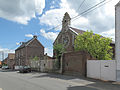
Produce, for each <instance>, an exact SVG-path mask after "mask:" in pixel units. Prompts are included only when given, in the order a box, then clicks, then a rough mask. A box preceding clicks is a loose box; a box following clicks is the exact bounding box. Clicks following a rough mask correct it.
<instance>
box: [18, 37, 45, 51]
mask: <svg viewBox="0 0 120 90" xmlns="http://www.w3.org/2000/svg"><path fill="white" fill-rule="evenodd" d="M36 38H37V36H34V37H33V38H32V39H30V40H28V41H27V42H22V45H20V46H19V47H18V48H17V49H16V50H18V49H21V48H23V47H25V46H27V45H28V44H29V43H31V42H32V41H33V40H34V39H36ZM39 43H40V42H39ZM40 44H41V43H40ZM41 45H42V44H41ZM42 46H43V45H42ZM43 47H44V46H43Z"/></svg>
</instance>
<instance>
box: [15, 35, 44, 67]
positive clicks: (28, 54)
mask: <svg viewBox="0 0 120 90" xmlns="http://www.w3.org/2000/svg"><path fill="white" fill-rule="evenodd" d="M36 56H37V57H38V58H39V59H41V60H42V59H43V58H44V46H43V45H42V44H41V43H40V42H39V41H38V40H37V36H34V37H33V38H32V39H31V40H29V41H27V42H22V45H21V46H20V47H18V48H17V49H16V50H15V66H24V65H30V60H31V59H33V58H34V57H36Z"/></svg>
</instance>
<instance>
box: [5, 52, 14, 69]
mask: <svg viewBox="0 0 120 90" xmlns="http://www.w3.org/2000/svg"><path fill="white" fill-rule="evenodd" d="M7 65H8V67H9V68H10V69H14V66H15V54H14V53H8V57H7Z"/></svg>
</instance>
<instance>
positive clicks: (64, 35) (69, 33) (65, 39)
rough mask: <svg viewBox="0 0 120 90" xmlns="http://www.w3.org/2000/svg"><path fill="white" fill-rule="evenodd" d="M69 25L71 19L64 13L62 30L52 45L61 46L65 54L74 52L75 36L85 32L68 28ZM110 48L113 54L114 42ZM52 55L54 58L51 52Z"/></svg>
mask: <svg viewBox="0 0 120 90" xmlns="http://www.w3.org/2000/svg"><path fill="white" fill-rule="evenodd" d="M70 24H71V18H70V16H69V14H68V13H67V12H66V13H65V15H64V17H63V21H62V30H61V32H60V33H59V34H58V36H57V38H56V39H55V41H54V43H53V45H55V44H56V43H61V44H63V45H64V48H65V51H66V52H73V51H74V42H75V38H76V36H77V35H79V34H83V33H84V32H85V31H83V30H80V29H77V28H73V27H70ZM111 46H112V47H113V53H114V54H115V42H112V43H111ZM53 55H54V57H55V53H54V51H53ZM113 56H115V55H113ZM113 58H114V57H113Z"/></svg>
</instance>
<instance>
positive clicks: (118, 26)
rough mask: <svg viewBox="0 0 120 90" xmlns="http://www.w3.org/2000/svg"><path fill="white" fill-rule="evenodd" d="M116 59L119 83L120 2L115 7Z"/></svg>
mask: <svg viewBox="0 0 120 90" xmlns="http://www.w3.org/2000/svg"><path fill="white" fill-rule="evenodd" d="M115 59H116V63H117V67H116V68H117V77H116V79H117V81H119V82H120V1H119V2H118V3H117V4H116V5H115Z"/></svg>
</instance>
